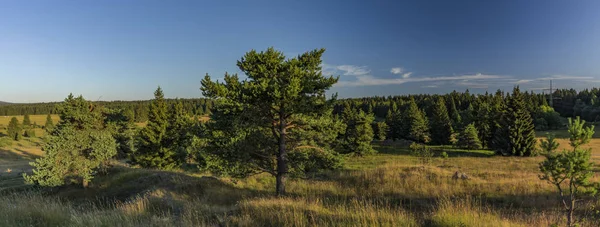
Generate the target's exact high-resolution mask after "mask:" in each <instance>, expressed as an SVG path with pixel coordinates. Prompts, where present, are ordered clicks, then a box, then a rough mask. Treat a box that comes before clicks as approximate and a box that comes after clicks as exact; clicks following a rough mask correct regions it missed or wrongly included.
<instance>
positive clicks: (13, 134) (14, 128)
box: [6, 117, 22, 141]
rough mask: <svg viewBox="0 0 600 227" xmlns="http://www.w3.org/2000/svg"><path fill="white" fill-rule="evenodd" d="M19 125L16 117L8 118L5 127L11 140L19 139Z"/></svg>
mask: <svg viewBox="0 0 600 227" xmlns="http://www.w3.org/2000/svg"><path fill="white" fill-rule="evenodd" d="M21 130H22V128H21V126H20V125H19V120H17V118H16V117H12V118H11V119H10V123H8V128H7V129H6V131H7V133H8V137H10V138H11V139H13V140H16V141H19V140H20V139H21Z"/></svg>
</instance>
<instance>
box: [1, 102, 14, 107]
mask: <svg viewBox="0 0 600 227" xmlns="http://www.w3.org/2000/svg"><path fill="white" fill-rule="evenodd" d="M8 104H12V103H10V102H2V101H0V106H1V105H8Z"/></svg>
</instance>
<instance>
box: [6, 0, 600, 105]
mask: <svg viewBox="0 0 600 227" xmlns="http://www.w3.org/2000/svg"><path fill="white" fill-rule="evenodd" d="M598 12H600V1H594V0H581V1H558V0H557V1H539V0H537V1H534V0H529V1H517V0H498V1H481V0H472V1H446V0H440V1H261V0H257V1H191V0H190V1H183V0H181V1H162V0H160V1H150V0H144V1H142V0H131V1H121V0H114V1H113V0H103V1H87V0H84V1H61V0H56V1H45V0H41V1H36V0H32V1H20V0H5V1H0V100H1V101H8V102H48V101H60V100H62V99H64V98H65V97H66V96H67V95H68V94H69V93H71V92H72V93H73V94H82V95H83V96H84V97H85V98H87V99H90V100H98V99H99V100H138V99H150V98H152V94H153V91H154V90H155V89H156V87H157V86H158V85H160V86H161V87H162V88H163V90H164V92H165V95H166V96H167V97H172V98H174V97H181V98H191V97H201V91H200V90H199V87H200V80H201V79H202V78H203V76H204V75H205V73H209V74H210V75H211V76H212V77H213V78H222V76H223V74H224V73H225V72H226V71H227V72H231V73H239V70H238V69H237V67H236V66H235V63H236V61H237V60H239V59H240V57H241V56H242V55H243V54H244V53H245V52H247V51H249V50H251V49H256V50H265V49H266V48H268V47H270V46H273V47H275V48H276V49H278V50H281V51H283V52H284V53H285V54H286V55H287V56H295V55H298V54H300V53H302V52H305V51H308V50H311V49H314V48H320V47H324V48H326V49H327V51H326V52H325V55H324V57H323V60H324V64H323V71H324V72H325V73H327V74H334V75H339V76H340V82H339V83H338V84H337V85H335V86H334V87H333V88H332V92H338V94H339V96H340V97H360V96H374V95H399V94H408V93H446V92H450V91H452V90H461V91H462V90H465V89H469V90H470V91H471V92H476V93H480V92H485V91H486V90H487V91H495V90H497V89H510V88H512V87H513V86H514V85H517V84H518V85H520V86H521V88H522V89H526V90H537V91H539V89H541V88H545V87H548V80H549V79H553V80H554V84H555V85H556V86H557V87H559V88H570V87H573V88H576V89H582V88H586V87H593V86H600V76H598V75H599V73H600V13H598Z"/></svg>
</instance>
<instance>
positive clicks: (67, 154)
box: [23, 95, 117, 187]
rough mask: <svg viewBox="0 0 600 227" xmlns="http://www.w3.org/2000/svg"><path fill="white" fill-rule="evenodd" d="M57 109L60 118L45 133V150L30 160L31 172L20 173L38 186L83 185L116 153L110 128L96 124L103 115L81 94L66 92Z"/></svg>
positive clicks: (85, 185)
mask: <svg viewBox="0 0 600 227" xmlns="http://www.w3.org/2000/svg"><path fill="white" fill-rule="evenodd" d="M59 109H60V110H61V112H60V115H61V121H59V123H58V125H57V127H56V128H55V129H54V130H52V132H51V134H50V135H48V140H47V143H46V144H45V145H44V147H43V150H44V151H45V153H46V154H45V155H44V156H43V157H41V158H38V159H36V160H35V162H31V163H30V164H31V166H33V167H34V170H33V174H31V175H28V174H24V175H23V177H24V178H25V182H27V183H29V184H38V185H41V186H49V187H56V186H60V185H63V184H71V183H77V184H82V185H83V186H84V187H87V185H88V183H89V182H90V181H91V180H92V179H93V177H94V175H95V174H96V172H97V171H99V170H102V169H104V168H105V166H106V165H107V164H108V161H109V160H110V159H111V158H112V157H113V156H114V155H116V153H117V144H116V142H115V140H114V139H113V137H112V134H111V133H110V131H108V130H106V129H105V128H104V126H103V125H102V124H98V122H103V116H102V115H100V114H99V112H97V109H95V108H94V106H93V105H92V104H91V103H88V102H87V101H86V100H85V99H83V97H81V96H80V97H78V98H73V96H72V95H69V97H68V98H67V99H65V102H64V103H63V104H61V105H60V106H59ZM82 115H85V116H82ZM63 119H64V120H63Z"/></svg>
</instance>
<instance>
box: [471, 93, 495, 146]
mask: <svg viewBox="0 0 600 227" xmlns="http://www.w3.org/2000/svg"><path fill="white" fill-rule="evenodd" d="M473 122H474V123H475V127H476V129H477V132H478V137H479V140H480V141H481V147H482V148H483V147H489V144H488V141H489V140H490V139H491V137H492V136H493V133H492V125H493V124H494V116H493V113H492V107H491V105H490V103H489V101H488V100H487V99H485V100H479V101H478V102H477V108H476V111H475V119H474V121H473Z"/></svg>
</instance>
